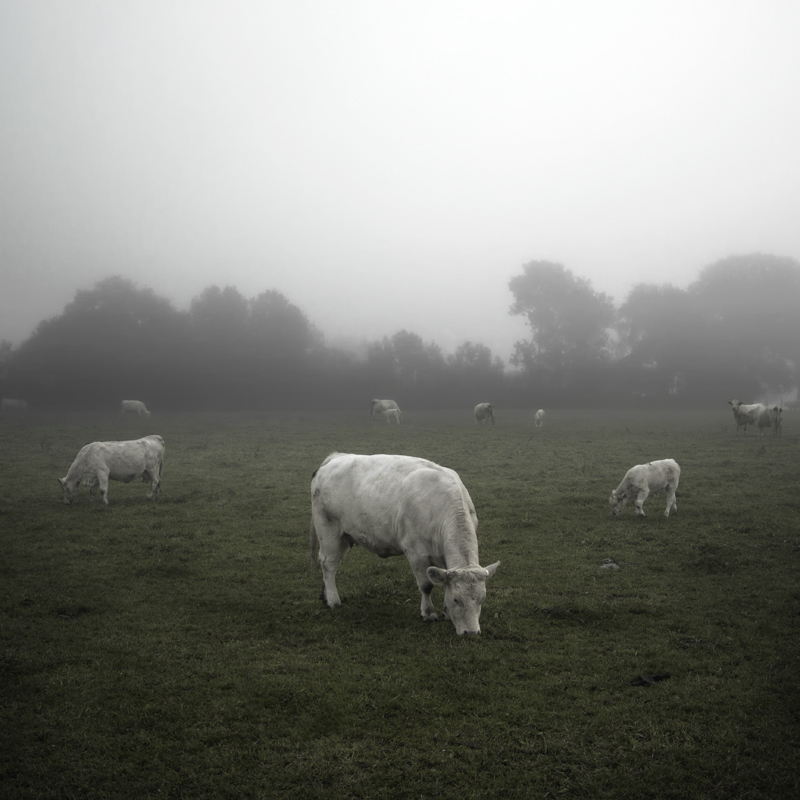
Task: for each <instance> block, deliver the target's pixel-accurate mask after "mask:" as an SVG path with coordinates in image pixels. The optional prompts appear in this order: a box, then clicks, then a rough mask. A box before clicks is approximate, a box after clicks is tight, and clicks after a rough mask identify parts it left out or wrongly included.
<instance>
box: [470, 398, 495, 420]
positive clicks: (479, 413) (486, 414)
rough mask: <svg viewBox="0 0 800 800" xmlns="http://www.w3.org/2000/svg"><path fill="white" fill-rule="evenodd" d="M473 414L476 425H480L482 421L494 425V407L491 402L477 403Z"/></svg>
mask: <svg viewBox="0 0 800 800" xmlns="http://www.w3.org/2000/svg"><path fill="white" fill-rule="evenodd" d="M474 414H475V424H476V425H480V424H481V423H482V422H485V423H486V424H487V425H488V424H489V422H491V423H492V425H494V407H493V406H492V404H491V403H478V405H476V406H475V411H474Z"/></svg>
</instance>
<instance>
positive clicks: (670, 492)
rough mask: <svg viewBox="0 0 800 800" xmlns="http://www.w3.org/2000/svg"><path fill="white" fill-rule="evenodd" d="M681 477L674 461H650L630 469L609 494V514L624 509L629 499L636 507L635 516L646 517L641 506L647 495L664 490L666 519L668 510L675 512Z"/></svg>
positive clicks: (617, 512)
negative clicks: (676, 493) (676, 494)
mask: <svg viewBox="0 0 800 800" xmlns="http://www.w3.org/2000/svg"><path fill="white" fill-rule="evenodd" d="M680 477H681V468H680V467H679V466H678V464H677V462H676V461H673V460H672V459H671V458H666V459H664V460H663V461H651V462H650V463H649V464H639V465H638V466H635V467H631V468H630V469H629V470H628V471H627V472H626V473H625V477H624V478H623V479H622V483H620V485H619V486H617V488H616V489H614V491H613V492H611V499H610V500H609V502H610V503H611V513H612V514H613V515H614V516H616V515H617V514H619V513H621V512H622V509H623V508H625V504H626V503H627V502H628V500H630V499H631V498H633V499H634V505H635V506H636V516H637V517H646V516H647V514H645V513H644V509H643V508H642V506H643V505H644V501H645V500H647V497H648V495H650V494H652V493H653V492H660V491H661V490H662V489H664V490H665V491H666V493H667V508H666V510H665V511H664V516H665V517H668V516H669V512H670V510H672V511H677V510H678V504H677V503H676V502H675V492H676V491H677V489H678V481H679V480H680Z"/></svg>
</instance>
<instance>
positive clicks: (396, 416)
mask: <svg viewBox="0 0 800 800" xmlns="http://www.w3.org/2000/svg"><path fill="white" fill-rule="evenodd" d="M383 416H384V417H386V424H387V425H390V424H391V423H392V422H396V423H397V424H398V425H399V424H400V417H402V416H404V414H403V412H402V411H401V410H400V409H399V408H387V409H386V411H384V412H383Z"/></svg>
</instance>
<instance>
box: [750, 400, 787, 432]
mask: <svg viewBox="0 0 800 800" xmlns="http://www.w3.org/2000/svg"><path fill="white" fill-rule="evenodd" d="M756 427H758V432H759V433H760V434H761V435H762V436H763V435H764V428H772V435H773V436H780V435H781V434H782V433H783V409H782V408H781V407H780V406H762V407H761V408H760V409H759V410H758V413H757V414H756Z"/></svg>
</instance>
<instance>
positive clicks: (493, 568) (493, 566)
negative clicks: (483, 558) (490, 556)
mask: <svg viewBox="0 0 800 800" xmlns="http://www.w3.org/2000/svg"><path fill="white" fill-rule="evenodd" d="M499 566H500V562H499V561H495V562H494V564H489V566H488V567H486V571H487V572H488V573H489V574H488V575H487V576H486V579H487V580H488V579H489V578H491V577H492V575H494V573H495V572H496V571H497V568H498V567H499Z"/></svg>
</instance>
